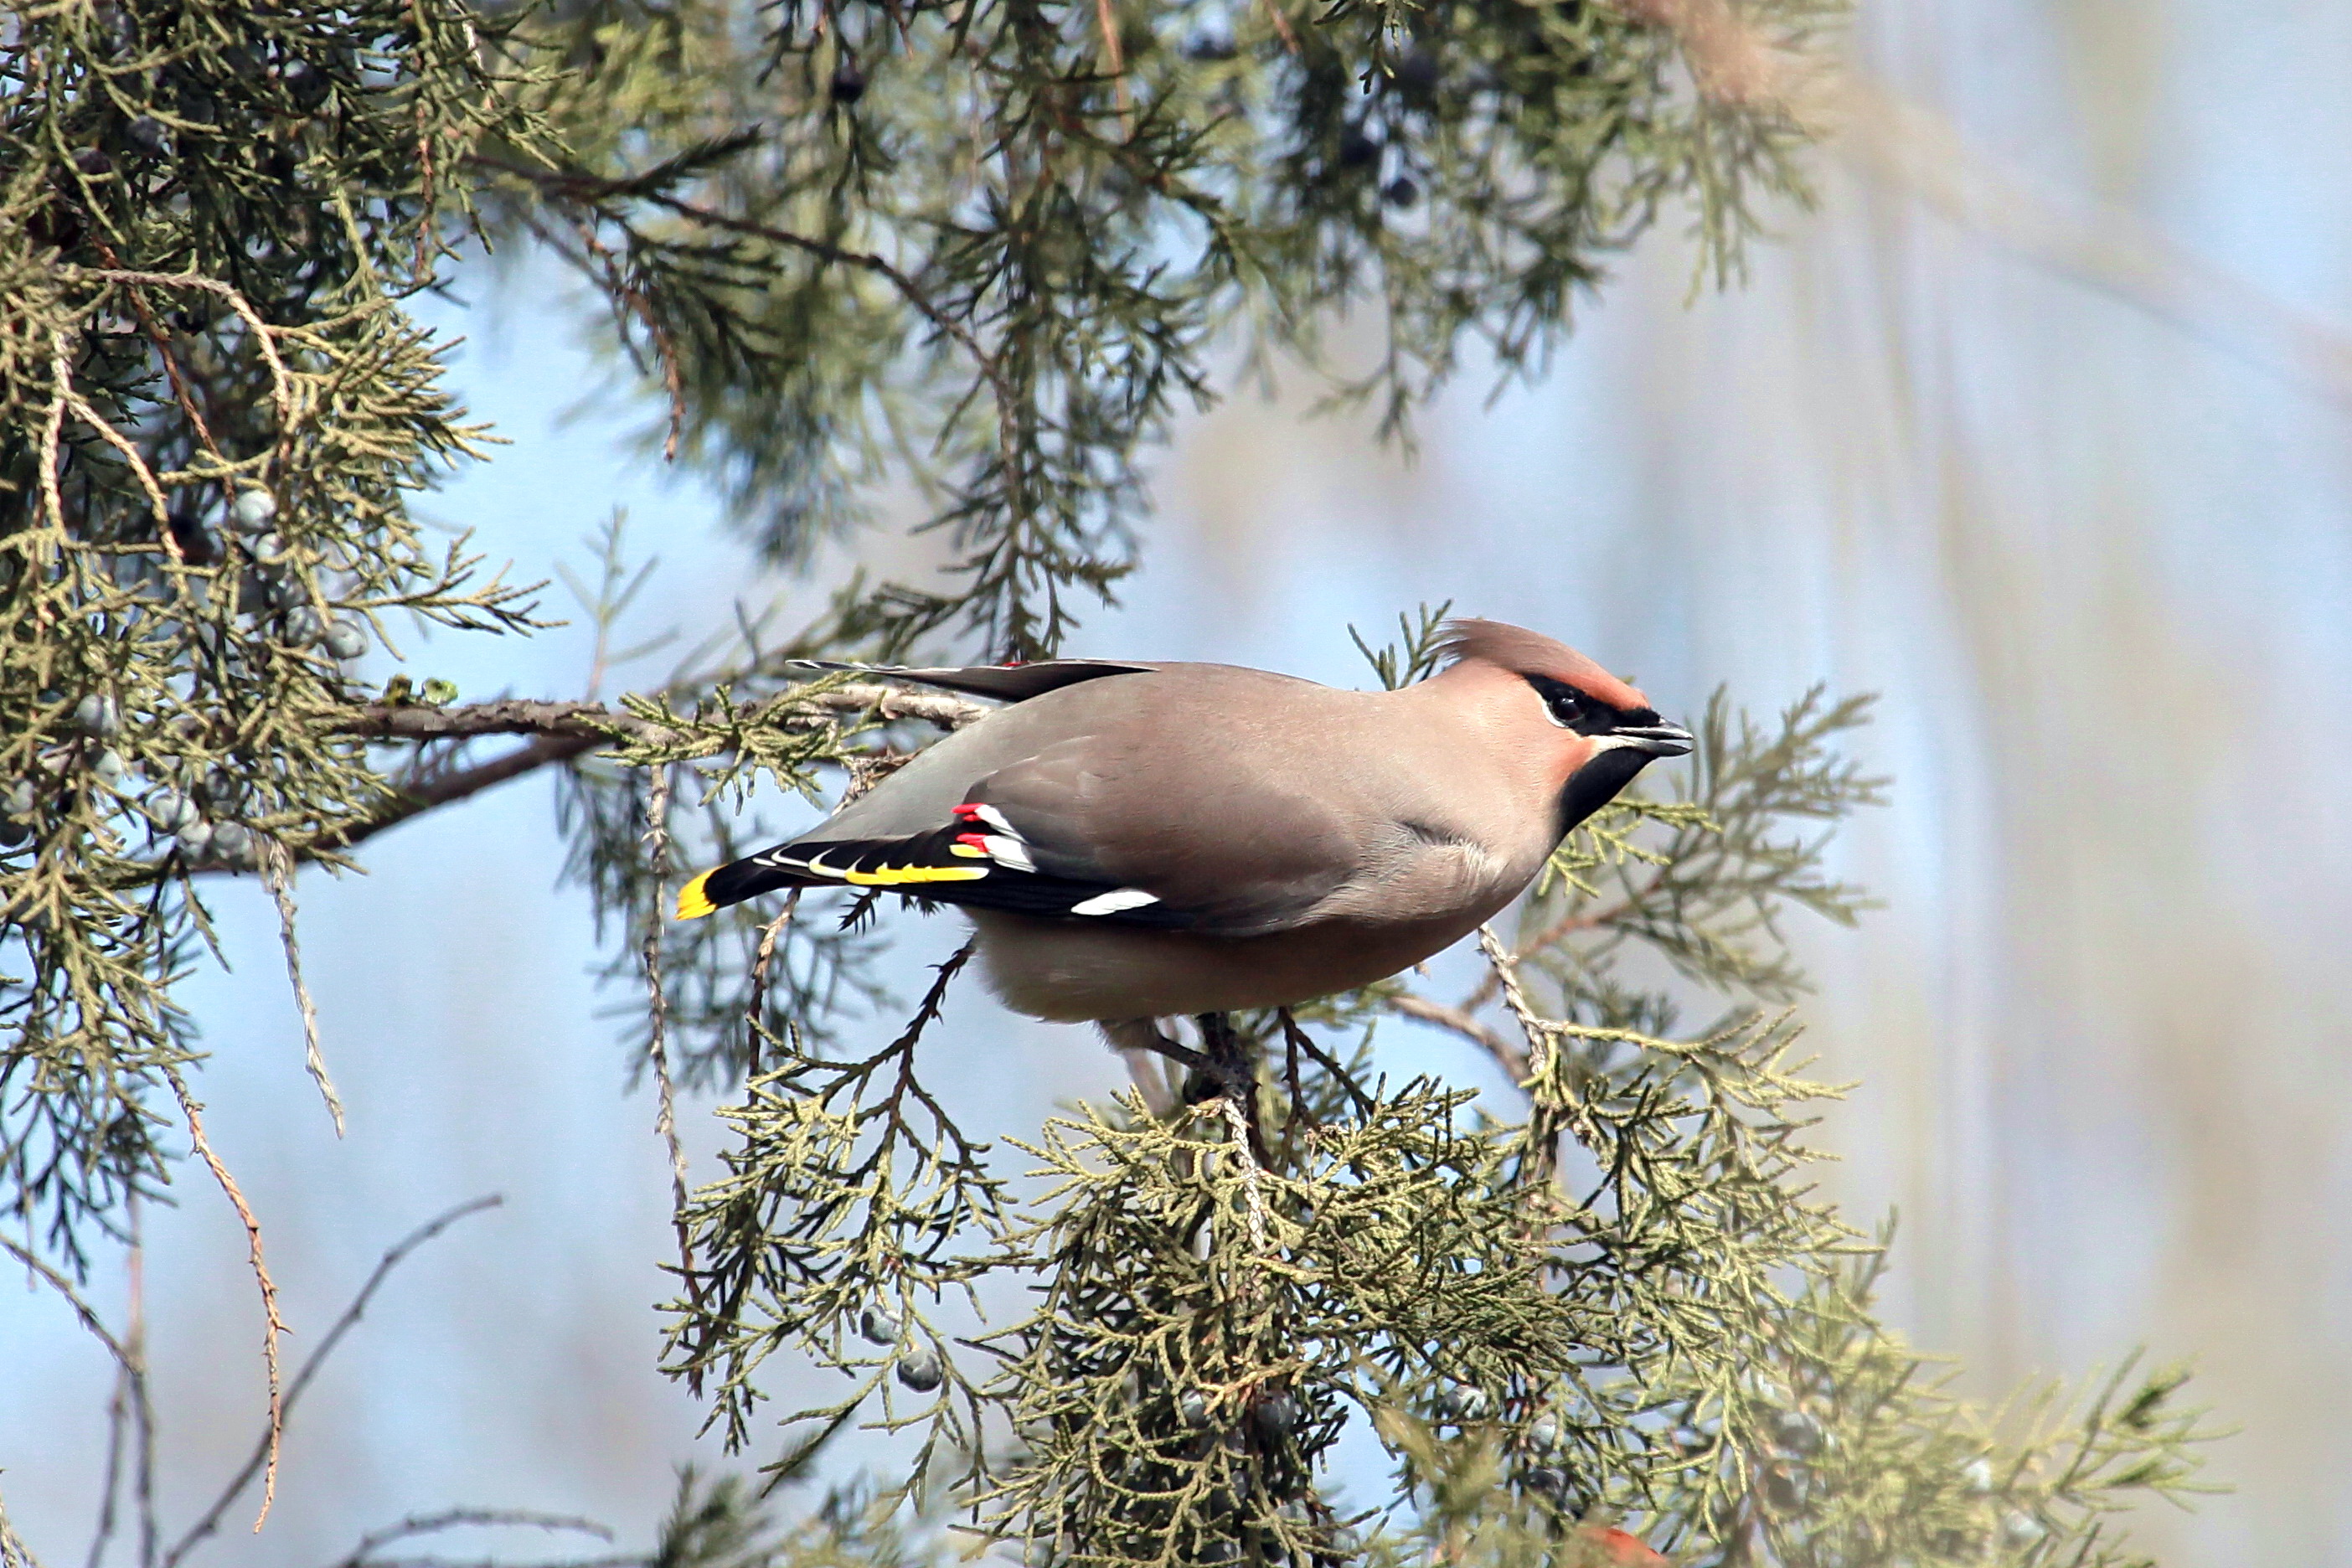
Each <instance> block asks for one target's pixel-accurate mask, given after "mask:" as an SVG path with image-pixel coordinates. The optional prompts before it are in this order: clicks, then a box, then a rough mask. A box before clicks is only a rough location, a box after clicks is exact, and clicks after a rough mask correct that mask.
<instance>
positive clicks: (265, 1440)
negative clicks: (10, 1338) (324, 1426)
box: [0, 1193, 506, 1568]
mask: <svg viewBox="0 0 2352 1568" xmlns="http://www.w3.org/2000/svg"><path fill="white" fill-rule="evenodd" d="M505 1202H506V1199H505V1198H503V1197H501V1196H500V1195H499V1194H497V1193H491V1194H488V1195H487V1196H485V1197H478V1198H474V1199H472V1200H470V1201H468V1202H466V1203H462V1204H459V1205H457V1206H456V1207H455V1208H451V1209H446V1210H444V1211H443V1212H442V1213H440V1214H438V1215H435V1216H434V1217H433V1218H431V1219H429V1220H426V1221H425V1223H424V1224H423V1225H420V1226H417V1227H416V1228H415V1230H412V1231H410V1232H409V1233H408V1234H407V1235H406V1236H404V1237H401V1238H400V1239H399V1240H398V1241H395V1242H394V1243H393V1244H392V1245H391V1246H390V1247H386V1248H384V1252H383V1257H382V1258H378V1259H376V1265H375V1268H373V1270H371V1271H370V1272H369V1274H368V1277H367V1282H366V1283H365V1284H363V1285H362V1286H361V1287H360V1289H359V1294H357V1295H355V1296H353V1297H352V1304H351V1305H350V1306H348V1307H345V1308H344V1309H343V1315H342V1316H341V1317H340V1318H337V1319H336V1320H335V1322H334V1326H333V1327H332V1328H330V1329H329V1330H328V1331H326V1333H325V1335H324V1336H323V1337H321V1338H320V1341H319V1343H318V1346H317V1348H315V1349H313V1350H312V1351H311V1352H310V1356H309V1357H308V1358H307V1359H306V1360H304V1362H303V1363H302V1370H301V1371H299V1372H298V1373H295V1374H294V1381H293V1382H292V1383H290V1384H287V1387H286V1399H285V1402H284V1404H283V1405H282V1407H281V1409H280V1411H279V1420H280V1423H281V1424H282V1422H283V1420H284V1418H285V1417H286V1416H290V1415H292V1414H293V1412H294V1402H295V1401H296V1400H298V1399H299V1398H301V1397H302V1394H303V1391H304V1390H306V1389H308V1388H309V1387H310V1380H311V1379H312V1378H315V1377H317V1376H318V1375H319V1369H320V1367H321V1366H323V1365H325V1364H326V1361H327V1358H328V1357H329V1356H330V1355H332V1354H333V1353H334V1351H335V1347H336V1346H337V1345H338V1344H340V1343H341V1342H342V1338H343V1336H344V1335H345V1334H347V1333H349V1332H351V1331H352V1327H353V1326H354V1325H355V1324H357V1323H358V1322H359V1321H360V1319H361V1318H362V1317H363V1316H365V1315H366V1312H367V1310H368V1303H370V1302H371V1301H373V1300H375V1293H376V1291H377V1290H378V1289H380V1288H381V1287H382V1286H383V1282H384V1280H385V1279H387V1278H388V1277H389V1276H390V1275H391V1273H392V1271H393V1270H394V1268H398V1267H400V1264H401V1260H402V1259H404V1258H406V1257H407V1256H408V1255H409V1254H410V1253H412V1252H414V1251H415V1250H416V1249H417V1248H418V1247H422V1246H424V1245H425V1243H426V1242H428V1241H430V1240H432V1239H433V1238H434V1237H436V1236H438V1235H440V1234H441V1233H442V1232H443V1231H445V1230H446V1229H448V1228H449V1227H450V1226H453V1225H455V1224H457V1222H458V1221H459V1220H461V1219H464V1218H465V1217H466V1216H467V1215H475V1214H479V1213H481V1212H482V1211H483V1210H484V1209H494V1208H497V1207H498V1206H499V1205H501V1204H503V1203H505ZM0 1245H5V1237H0ZM276 1436H277V1434H276V1431H275V1429H274V1428H273V1430H271V1431H269V1432H265V1433H263V1434H262V1436H261V1440H260V1441H259V1442H258V1443H257V1444H256V1445H255V1446H254V1450H253V1453H252V1455H251V1457H250V1458H247V1460H246V1462H245V1468H243V1469H241V1470H239V1471H237V1473H236V1475H235V1476H233V1477H231V1478H230V1479H229V1483H228V1485H227V1487H226V1488H225V1489H223V1490H222V1492H221V1494H220V1495H219V1496H218V1497H216V1498H215V1499H214V1500H213V1505H212V1507H211V1508H209V1509H207V1510H205V1515H204V1517H203V1518H201V1519H199V1520H197V1521H196V1522H195V1523H194V1524H192V1525H190V1526H189V1527H188V1532H187V1533H186V1534H185V1535H183V1536H182V1537H180V1539H179V1541H178V1542H176V1543H174V1544H173V1547H172V1550H171V1551H170V1552H166V1553H164V1555H163V1568H179V1563H180V1560H181V1559H182V1558H184V1557H185V1556H186V1555H187V1554H188V1553H189V1552H190V1551H192V1550H193V1549H194V1547H195V1545H196V1543H197V1542H200V1541H202V1540H204V1539H205V1537H206V1536H208V1535H210V1534H212V1533H213V1532H214V1531H216V1530H218V1529H219V1528H220V1521H221V1515H223V1514H224V1513H226V1512H227V1511H228V1510H229V1507H230V1505H231V1504H233V1503H235V1502H236V1500H237V1497H238V1495H239V1494H240V1493H242V1492H243V1491H244V1490H245V1489H246V1488H247V1487H249V1486H251V1485H252V1484H253V1478H254V1477H256V1476H257V1475H259V1474H260V1473H261V1471H262V1468H263V1467H264V1466H265V1465H266V1464H267V1463H268V1460H269V1456H270V1452H271V1448H272V1447H273V1445H274V1443H275V1440H276Z"/></svg>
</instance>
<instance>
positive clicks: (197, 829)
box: [176, 816, 213, 860]
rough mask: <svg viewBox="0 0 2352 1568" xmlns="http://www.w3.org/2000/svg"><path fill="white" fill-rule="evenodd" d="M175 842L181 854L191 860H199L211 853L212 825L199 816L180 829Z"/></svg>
mask: <svg viewBox="0 0 2352 1568" xmlns="http://www.w3.org/2000/svg"><path fill="white" fill-rule="evenodd" d="M176 842H177V843H178V845H179V846H180V853H181V854H183V855H184V856H186V857H187V858H189V859H191V860H201V859H203V858H205V856H207V855H209V854H211V853H212V847H213V825H212V824H211V823H209V822H206V821H205V819H204V818H203V817H201V816H200V817H198V818H196V820H195V821H194V822H191V823H189V824H188V825H187V826H185V827H183V828H181V829H180V832H179V837H178V838H177V840H176Z"/></svg>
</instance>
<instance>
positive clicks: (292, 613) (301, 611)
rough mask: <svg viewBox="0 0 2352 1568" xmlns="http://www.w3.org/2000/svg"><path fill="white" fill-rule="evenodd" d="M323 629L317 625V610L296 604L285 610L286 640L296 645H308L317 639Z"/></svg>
mask: <svg viewBox="0 0 2352 1568" xmlns="http://www.w3.org/2000/svg"><path fill="white" fill-rule="evenodd" d="M323 629H324V628H322V627H321V626H320V625H319V612H318V611H316V610H314V609H312V608H310V605H296V606H294V608H292V609H290V610H289V611H287V612H286V640H287V641H288V642H289V643H291V644H293V645H294V646H295V647H310V645H311V644H312V643H314V642H317V641H318V640H319V637H320V632H321V631H322V630H323Z"/></svg>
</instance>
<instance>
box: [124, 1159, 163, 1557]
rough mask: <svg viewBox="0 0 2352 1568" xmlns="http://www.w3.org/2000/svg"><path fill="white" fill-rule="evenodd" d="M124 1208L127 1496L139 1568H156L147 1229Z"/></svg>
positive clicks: (132, 1209) (135, 1203)
mask: <svg viewBox="0 0 2352 1568" xmlns="http://www.w3.org/2000/svg"><path fill="white" fill-rule="evenodd" d="M123 1209H124V1215H123V1217H124V1220H125V1221H126V1223H127V1225H128V1226H129V1229H130V1232H131V1247H130V1256H129V1257H128V1258H125V1259H124V1264H125V1268H126V1272H127V1274H128V1276H129V1278H128V1280H127V1283H128V1285H129V1287H130V1289H129V1290H128V1291H127V1295H128V1296H129V1298H130V1301H129V1313H128V1319H129V1321H126V1322H125V1323H124V1325H123V1335H122V1347H123V1349H125V1350H127V1351H129V1352H131V1367H130V1370H129V1371H128V1372H127V1373H124V1377H125V1379H126V1380H127V1381H128V1382H129V1383H130V1384H131V1431H132V1434H133V1435H134V1436H136V1438H137V1439H138V1442H137V1452H138V1461H137V1465H136V1468H135V1470H134V1472H133V1479H132V1483H131V1491H132V1495H133V1496H135V1497H136V1498H137V1499H138V1500H139V1563H140V1568H155V1543H156V1540H157V1533H158V1532H157V1530H156V1525H155V1406H154V1404H153V1401H152V1398H151V1396H150V1394H149V1392H148V1383H147V1224H146V1214H145V1211H144V1209H143V1208H142V1205H141V1204H140V1202H139V1194H137V1193H136V1192H133V1193H132V1194H131V1195H130V1196H129V1197H128V1198H127V1199H125V1200H124V1203H123Z"/></svg>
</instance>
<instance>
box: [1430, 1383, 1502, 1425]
mask: <svg viewBox="0 0 2352 1568" xmlns="http://www.w3.org/2000/svg"><path fill="white" fill-rule="evenodd" d="M1494 1408H1495V1402H1494V1401H1493V1400H1491V1399H1488V1398H1487V1397H1486V1390H1485V1389H1483V1388H1480V1387H1478V1386H1477V1385H1476V1384H1469V1383H1449V1384H1446V1385H1445V1387H1444V1391H1443V1392H1442V1393H1440V1394H1438V1396H1437V1418H1438V1419H1439V1420H1440V1421H1452V1422H1454V1423H1457V1424H1459V1425H1463V1426H1467V1425H1469V1424H1470V1423H1471V1422H1473V1421H1484V1420H1485V1419H1486V1417H1487V1415H1489V1414H1491V1413H1492V1412H1493V1410H1494Z"/></svg>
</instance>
